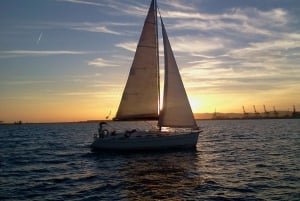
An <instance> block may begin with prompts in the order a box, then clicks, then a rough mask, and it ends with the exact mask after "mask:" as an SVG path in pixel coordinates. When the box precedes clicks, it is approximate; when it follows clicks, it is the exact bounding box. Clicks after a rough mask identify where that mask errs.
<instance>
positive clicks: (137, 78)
mask: <svg viewBox="0 0 300 201" xmlns="http://www.w3.org/2000/svg"><path fill="white" fill-rule="evenodd" d="M156 16H157V15H156V4H155V1H154V0H152V2H151V6H150V8H149V11H148V15H147V17H146V20H145V23H144V27H143V30H142V33H141V37H140V40H139V43H138V46H137V49H136V53H135V56H134V60H133V63H132V66H131V69H130V73H129V76H128V80H127V83H126V86H125V89H124V92H123V95H122V99H121V103H120V105H119V109H118V111H117V114H116V117H115V120H139V119H157V118H158V111H159V102H158V101H159V81H158V79H159V66H158V63H159V61H158V42H157V23H156V21H157V19H156Z"/></svg>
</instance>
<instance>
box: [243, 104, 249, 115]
mask: <svg viewBox="0 0 300 201" xmlns="http://www.w3.org/2000/svg"><path fill="white" fill-rule="evenodd" d="M243 112H244V118H248V117H249V113H248V112H246V111H245V107H244V106H243Z"/></svg>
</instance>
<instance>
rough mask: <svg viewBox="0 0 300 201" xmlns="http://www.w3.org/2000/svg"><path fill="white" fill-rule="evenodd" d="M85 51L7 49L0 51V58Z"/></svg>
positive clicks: (77, 53) (74, 53) (70, 53)
mask: <svg viewBox="0 0 300 201" xmlns="http://www.w3.org/2000/svg"><path fill="white" fill-rule="evenodd" d="M88 53H90V52H85V51H69V50H40V51H37V50H7V51H0V57H1V58H9V57H25V56H51V55H79V54H88Z"/></svg>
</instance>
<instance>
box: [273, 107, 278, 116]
mask: <svg viewBox="0 0 300 201" xmlns="http://www.w3.org/2000/svg"><path fill="white" fill-rule="evenodd" d="M273 113H274V116H275V117H278V112H277V111H276V109H275V106H273Z"/></svg>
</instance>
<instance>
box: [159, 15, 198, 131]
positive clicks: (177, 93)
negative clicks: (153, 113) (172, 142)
mask: <svg viewBox="0 0 300 201" xmlns="http://www.w3.org/2000/svg"><path fill="white" fill-rule="evenodd" d="M161 26H162V35H163V43H164V57H165V80H164V95H163V108H162V111H161V113H160V115H159V122H158V126H160V127H177V128H178V127H183V128H197V124H196V121H195V119H194V116H193V112H192V109H191V106H190V103H189V100H188V97H187V94H186V91H185V89H184V85H183V83H182V80H181V76H180V73H179V70H178V66H177V64H176V60H175V57H174V54H173V51H172V48H171V45H170V42H169V39H168V36H167V33H166V29H165V26H164V24H163V21H162V19H161Z"/></svg>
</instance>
